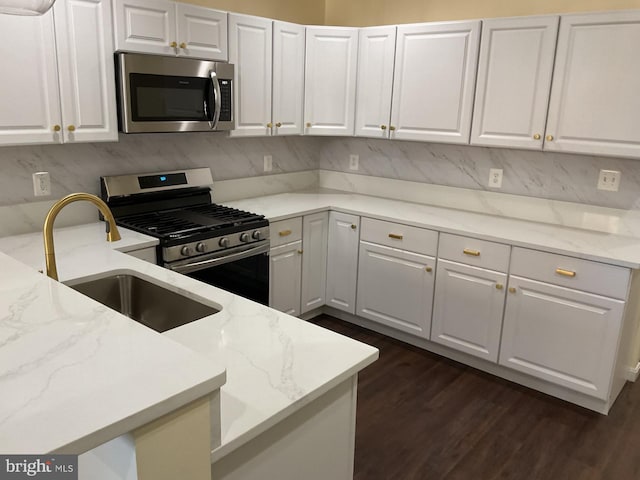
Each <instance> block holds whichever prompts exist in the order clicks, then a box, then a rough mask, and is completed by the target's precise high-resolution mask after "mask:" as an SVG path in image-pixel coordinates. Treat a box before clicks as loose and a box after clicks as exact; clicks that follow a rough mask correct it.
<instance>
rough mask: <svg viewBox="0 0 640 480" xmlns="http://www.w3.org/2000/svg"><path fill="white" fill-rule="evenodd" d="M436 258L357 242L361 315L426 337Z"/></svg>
mask: <svg viewBox="0 0 640 480" xmlns="http://www.w3.org/2000/svg"><path fill="white" fill-rule="evenodd" d="M435 263H436V261H435V258H433V257H428V256H426V255H419V254H417V253H411V252H406V251H404V250H398V249H396V248H391V247H383V246H381V245H375V244H372V243H368V242H360V262H359V265H358V310H357V313H358V315H360V316H361V317H364V318H369V319H371V320H373V321H375V322H378V323H381V324H383V325H387V326H389V327H393V328H396V329H398V330H402V331H404V332H408V333H411V334H413V335H417V336H419V337H422V338H429V331H430V330H431V310H432V305H433V284H434V267H435Z"/></svg>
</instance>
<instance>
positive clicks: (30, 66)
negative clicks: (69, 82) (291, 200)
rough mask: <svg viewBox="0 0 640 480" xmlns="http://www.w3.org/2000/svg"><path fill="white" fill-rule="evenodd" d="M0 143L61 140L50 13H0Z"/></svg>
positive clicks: (56, 141) (56, 73) (54, 141)
mask: <svg viewBox="0 0 640 480" xmlns="http://www.w3.org/2000/svg"><path fill="white" fill-rule="evenodd" d="M0 41H1V42H2V45H3V46H4V47H3V48H2V75H0V144H2V145H19V144H24V143H61V142H62V132H60V131H59V132H56V131H54V127H55V126H56V125H58V127H59V126H60V124H61V120H60V102H59V92H58V70H57V67H56V52H55V37H54V29H53V12H51V11H50V12H48V13H46V14H44V15H42V16H34V17H23V16H15V15H0Z"/></svg>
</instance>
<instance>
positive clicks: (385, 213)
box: [225, 190, 640, 268]
mask: <svg viewBox="0 0 640 480" xmlns="http://www.w3.org/2000/svg"><path fill="white" fill-rule="evenodd" d="M519 201H520V202H521V205H522V208H536V206H535V202H531V205H530V206H529V207H528V206H527V202H526V197H524V198H523V199H520V200H519ZM225 204H226V205H229V206H232V207H236V208H240V209H243V210H249V211H253V212H255V213H259V214H262V215H265V216H266V217H267V218H269V220H270V221H277V220H283V219H286V218H290V217H294V216H298V215H306V214H309V213H314V212H319V211H322V210H327V209H331V210H336V211H340V212H345V213H353V214H356V215H362V216H366V217H371V218H377V219H381V220H388V221H391V222H398V223H403V224H407V225H413V226H418V227H423V228H431V229H434V230H438V231H441V232H447V233H452V234H458V235H467V236H472V237H475V238H480V239H484V240H491V241H495V242H501V243H507V244H511V245H515V246H521V247H527V248H533V249H541V250H545V251H548V252H552V253H559V254H563V255H570V256H573V257H578V258H584V259H588V260H594V261H598V262H604V263H609V264H613V265H619V266H624V267H630V268H640V238H638V237H636V236H633V235H622V234H614V233H608V232H603V231H598V230H595V229H594V230H590V229H587V228H572V227H567V226H563V225H557V224H552V223H543V222H536V221H530V220H521V219H517V218H510V217H503V216H499V215H490V214H483V213H478V212H471V211H466V210H458V209H454V208H444V207H442V206H432V205H425V204H419V203H411V202H406V201H401V200H392V199H387V198H381V197H374V196H368V195H360V194H352V193H344V192H340V191H331V190H314V191H306V192H305V191H302V192H294V193H282V194H277V195H269V196H264V197H256V198H249V199H243V200H236V201H233V202H225ZM576 205H577V204H576ZM606 220H607V219H606V218H602V215H601V216H600V217H599V218H598V219H597V221H598V223H602V222H606ZM627 221H635V222H636V223H638V225H630V226H628V230H629V231H638V232H640V220H634V219H633V218H631V219H628V220H627Z"/></svg>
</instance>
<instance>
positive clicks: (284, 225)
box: [269, 217, 302, 247]
mask: <svg viewBox="0 0 640 480" xmlns="http://www.w3.org/2000/svg"><path fill="white" fill-rule="evenodd" d="M269 235H270V236H271V246H272V247H277V246H278V245H284V244H285V243H291V242H297V241H298V240H302V217H295V218H289V219H287V220H280V221H279V222H271V223H270V224H269Z"/></svg>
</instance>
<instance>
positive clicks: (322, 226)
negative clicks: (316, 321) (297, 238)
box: [300, 212, 329, 313]
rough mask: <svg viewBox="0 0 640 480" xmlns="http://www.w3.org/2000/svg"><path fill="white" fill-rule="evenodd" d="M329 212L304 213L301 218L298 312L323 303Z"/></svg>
mask: <svg viewBox="0 0 640 480" xmlns="http://www.w3.org/2000/svg"><path fill="white" fill-rule="evenodd" d="M328 235H329V214H328V213H327V212H320V213H316V214H313V215H306V216H305V217H304V219H303V220H302V246H303V248H304V253H303V254H302V297H301V301H300V313H306V312H308V311H310V310H313V309H314V308H318V307H322V306H323V305H324V304H325V293H326V283H327V242H328Z"/></svg>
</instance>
